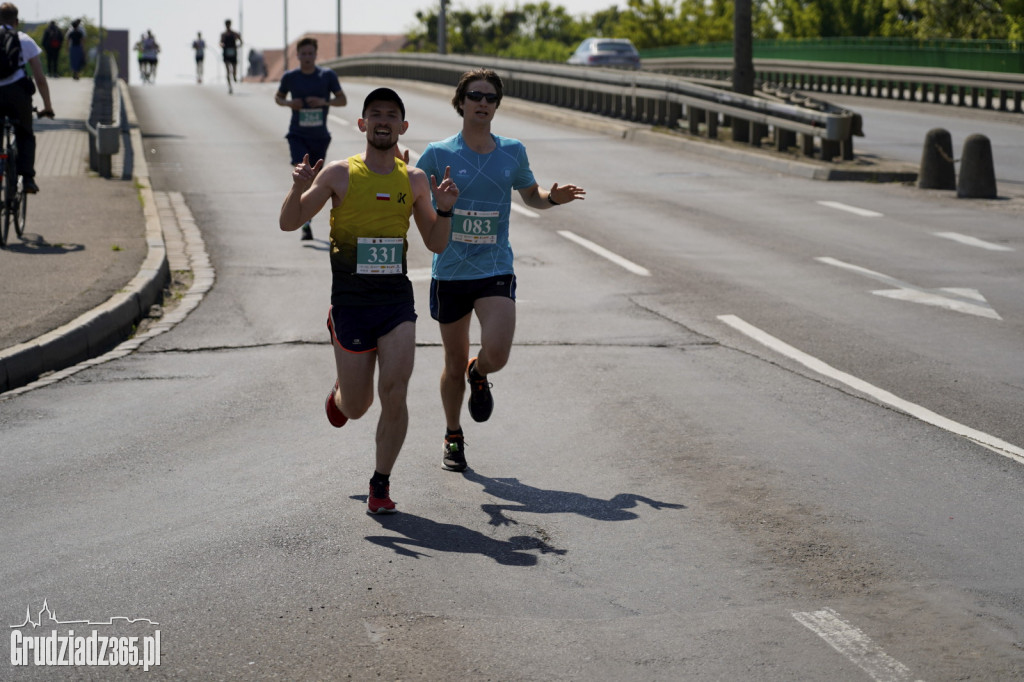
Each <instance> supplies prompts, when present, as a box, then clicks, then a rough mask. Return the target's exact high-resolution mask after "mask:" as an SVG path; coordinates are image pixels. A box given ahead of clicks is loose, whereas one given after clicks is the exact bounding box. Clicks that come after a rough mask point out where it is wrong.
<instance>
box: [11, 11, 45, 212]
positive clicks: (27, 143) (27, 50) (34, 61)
mask: <svg viewBox="0 0 1024 682" xmlns="http://www.w3.org/2000/svg"><path fill="white" fill-rule="evenodd" d="M15 50H16V51H17V54H13V55H12V54H11V53H12V51H15ZM0 53H2V54H0V116H8V117H10V119H11V121H12V122H13V123H14V139H15V142H16V143H17V145H18V159H17V162H18V175H21V176H22V186H23V187H24V188H25V191H26V192H27V193H29V194H35V193H36V192H38V191H39V186H38V185H37V184H36V180H35V177H36V168H35V166H36V134H35V132H34V131H33V130H32V96H33V95H34V94H35V92H36V90H37V89H38V90H39V96H40V97H42V98H43V110H42V111H40V112H39V115H40V116H47V117H49V118H53V105H52V104H51V102H50V86H49V84H48V83H47V82H46V74H44V73H43V64H42V61H41V60H40V59H39V55H40V54H41V53H42V50H41V49H40V48H39V46H38V45H37V44H36V41H34V40H32V37H31V36H29V35H28V34H27V33H24V32H22V31H19V30H18V8H17V7H16V6H15V5H14V4H13V3H10V2H5V3H3V4H0ZM12 57H13V58H14V59H16V60H17V61H16V62H14V63H12V61H11V60H12ZM12 68H13V70H11V69H12ZM33 80H34V81H35V82H34V83H33Z"/></svg>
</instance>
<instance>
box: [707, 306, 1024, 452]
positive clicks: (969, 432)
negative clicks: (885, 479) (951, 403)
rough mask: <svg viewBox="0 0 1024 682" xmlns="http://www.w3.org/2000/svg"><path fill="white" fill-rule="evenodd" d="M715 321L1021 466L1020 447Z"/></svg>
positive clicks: (762, 335) (748, 330)
mask: <svg viewBox="0 0 1024 682" xmlns="http://www.w3.org/2000/svg"><path fill="white" fill-rule="evenodd" d="M718 319H719V320H721V321H722V322H724V323H725V324H727V325H729V326H730V327H732V328H733V329H735V330H736V331H738V332H740V333H741V334H745V335H746V336H749V337H750V338H751V339H753V340H754V341H757V342H758V343H760V344H761V345H763V346H765V347H767V348H769V349H770V350H773V351H775V352H776V353H779V354H780V355H784V356H786V357H787V358H790V359H791V360H795V361H796V362H799V363H800V364H801V365H803V366H804V367H807V368H808V369H810V370H811V371H813V372H817V373H818V374H821V375H823V376H826V377H829V378H830V379H834V380H835V381H838V382H840V383H842V384H846V385H847V386H849V387H850V388H852V389H854V390H856V391H860V392H861V393H864V394H865V395H868V396H870V397H872V398H874V399H875V400H877V401H878V402H880V403H883V404H885V405H889V406H891V407H894V408H896V409H897V410H900V411H901V412H903V413H905V414H908V415H910V416H911V417H914V418H915V419H919V420H921V421H923V422H925V423H926V424H931V425H932V426H937V427H939V428H940V429H943V430H945V431H949V432H950V433H954V434H956V435H958V436H963V437H964V438H967V439H968V440H972V441H974V442H975V443H977V444H978V445H982V446H984V447H987V448H988V449H990V450H992V451H994V452H997V453H999V454H1000V455H1003V456H1004V457H1007V458H1009V459H1012V460H1013V461H1015V462H1017V463H1018V464H1024V448H1020V447H1017V446H1016V445H1013V444H1012V443H1008V442H1006V441H1005V440H1002V439H999V438H996V437H995V436H993V435H990V434H987V433H984V432H982V431H978V430H976V429H972V428H971V427H969V426H965V425H963V424H960V423H959V422H955V421H953V420H952V419H947V418H946V417H943V416H942V415H939V414H936V413H935V412H932V411H931V410H929V409H926V408H924V407H921V406H920V405H916V404H914V403H912V402H910V401H907V400H904V399H903V398H900V397H898V396H895V395H893V394H892V393H889V392H888V391H886V390H884V389H881V388H878V387H877V386H874V385H872V384H869V383H868V382H866V381H864V380H862V379H858V378H857V377H855V376H853V375H851V374H847V373H846V372H843V371H840V370H838V369H836V368H835V367H832V366H831V365H829V364H826V363H825V362H823V361H821V360H819V359H817V358H815V357H814V356H811V355H808V354H807V353H804V352H803V351H801V350H798V349H796V348H794V347H793V346H790V345H789V344H787V343H785V342H784V341H781V340H780V339H777V338H775V337H774V336H771V335H770V334H768V333H767V332H764V331H761V330H760V329H758V328H757V327H755V326H753V325H752V324H749V323H748V322H745V321H743V320H742V319H740V318H738V317H736V316H735V315H719V316H718Z"/></svg>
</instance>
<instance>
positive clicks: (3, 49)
mask: <svg viewBox="0 0 1024 682" xmlns="http://www.w3.org/2000/svg"><path fill="white" fill-rule="evenodd" d="M22 66H23V64H22V63H21V39H20V38H19V37H18V32H17V31H16V30H14V29H10V28H7V27H6V26H4V27H0V79H2V78H7V77H8V76H12V75H13V74H14V72H15V71H17V70H18V69H20V68H21V67H22Z"/></svg>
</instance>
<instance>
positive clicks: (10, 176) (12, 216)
mask: <svg viewBox="0 0 1024 682" xmlns="http://www.w3.org/2000/svg"><path fill="white" fill-rule="evenodd" d="M16 154H17V152H15V151H14V149H13V148H12V147H11V146H10V145H9V146H8V147H7V160H6V161H5V162H4V182H3V186H4V227H3V230H4V241H6V240H7V238H8V237H9V236H10V231H11V223H14V224H15V227H14V229H15V231H17V229H18V227H17V222H18V220H17V215H18V212H17V205H16V204H15V202H16V201H17V195H18V172H17V171H16V170H15V166H14V157H15V156H16ZM19 234H20V233H19Z"/></svg>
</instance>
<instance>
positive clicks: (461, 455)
mask: <svg viewBox="0 0 1024 682" xmlns="http://www.w3.org/2000/svg"><path fill="white" fill-rule="evenodd" d="M441 461H442V462H443V463H444V468H445V469H447V470H448V471H465V470H466V441H465V439H464V438H463V437H462V434H461V433H456V434H450V435H446V436H445V437H444V459H443V460H441Z"/></svg>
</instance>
